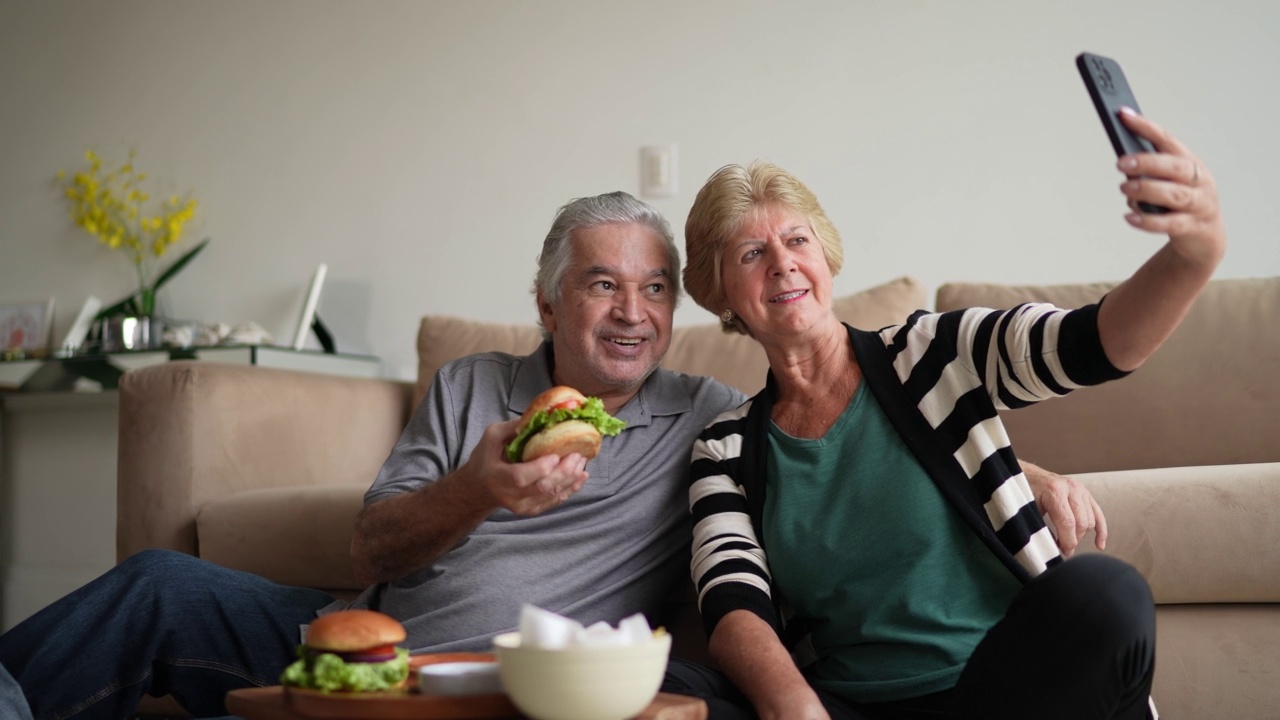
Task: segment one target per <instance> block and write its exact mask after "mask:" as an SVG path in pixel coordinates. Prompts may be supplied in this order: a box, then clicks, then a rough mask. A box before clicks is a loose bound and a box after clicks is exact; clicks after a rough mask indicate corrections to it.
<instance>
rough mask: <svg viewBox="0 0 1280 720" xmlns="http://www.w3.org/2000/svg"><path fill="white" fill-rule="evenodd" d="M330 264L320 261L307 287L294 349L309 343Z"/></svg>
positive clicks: (295, 332) (295, 333) (294, 338)
mask: <svg viewBox="0 0 1280 720" xmlns="http://www.w3.org/2000/svg"><path fill="white" fill-rule="evenodd" d="M328 272H329V266H328V265H325V264H324V263H320V264H319V265H317V266H316V272H315V274H314V275H312V276H311V285H310V287H308V288H307V298H306V300H305V301H304V302H303V304H302V314H301V315H300V316H298V326H297V330H295V331H294V333H293V344H292V347H293V349H294V350H301V349H302V348H303V347H305V346H306V344H307V336H308V335H309V334H310V333H311V325H312V323H314V322H315V319H316V304H317V303H319V302H320V292H321V290H323V289H324V277H325V275H326V274H328Z"/></svg>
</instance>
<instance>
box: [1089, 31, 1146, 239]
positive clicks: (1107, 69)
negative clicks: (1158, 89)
mask: <svg viewBox="0 0 1280 720" xmlns="http://www.w3.org/2000/svg"><path fill="white" fill-rule="evenodd" d="M1076 69H1078V70H1079V71H1080V77H1081V79H1083V80H1084V86H1085V87H1086V88H1087V89H1088V90H1089V97H1090V98H1092V100H1093V107H1094V108H1095V109H1096V110H1097V111H1098V118H1099V119H1100V120H1102V127H1104V128H1106V130H1107V137H1108V138H1110V140H1111V147H1112V148H1113V149H1114V150H1115V151H1116V157H1120V156H1121V155H1132V154H1134V153H1149V152H1155V147H1153V146H1152V145H1151V143H1150V142H1148V141H1147V140H1146V139H1144V138H1141V137H1138V136H1137V135H1134V134H1133V133H1132V132H1130V131H1129V128H1127V127H1125V126H1124V123H1123V122H1121V121H1120V117H1119V115H1118V114H1117V113H1119V112H1120V108H1122V107H1130V108H1133V110H1134V111H1135V112H1138V113H1141V112H1142V109H1141V108H1139V107H1138V100H1137V99H1136V98H1134V96H1133V91H1132V90H1130V89H1129V81H1128V80H1127V79H1125V76H1124V70H1121V69H1120V63H1117V62H1116V61H1115V60H1112V59H1111V58H1108V57H1103V56H1101V55H1094V54H1093V53H1080V54H1079V55H1077V56H1076ZM1138 207H1139V208H1140V209H1141V210H1142V211H1143V212H1147V213H1152V214H1157V215H1158V214H1161V213H1166V212H1169V210H1168V209H1167V208H1163V207H1160V206H1159V205H1152V204H1151V203H1146V202H1139V203H1138Z"/></svg>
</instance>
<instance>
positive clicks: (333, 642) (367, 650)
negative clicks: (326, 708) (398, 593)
mask: <svg viewBox="0 0 1280 720" xmlns="http://www.w3.org/2000/svg"><path fill="white" fill-rule="evenodd" d="M404 639H405V633H404V626H403V625H401V624H400V623H399V622H397V621H396V620H395V618H392V617H391V616H390V615H384V614H382V613H380V612H374V611H372V610H340V611H338V612H334V613H329V614H328V615H322V616H320V617H318V618H316V619H315V621H314V622H312V623H311V625H310V626H309V627H308V628H307V634H306V640H305V641H304V642H303V644H302V645H299V646H298V660H297V661H296V662H294V663H293V664H292V665H290V666H289V667H287V668H285V669H284V672H283V673H281V675H280V684H281V685H285V686H288V687H297V688H305V689H308V690H321V691H324V692H334V691H338V692H377V691H381V690H395V689H398V688H400V687H402V686H403V685H404V683H405V680H407V679H408V677H409V651H408V650H406V649H404V648H402V647H396V643H401V642H404Z"/></svg>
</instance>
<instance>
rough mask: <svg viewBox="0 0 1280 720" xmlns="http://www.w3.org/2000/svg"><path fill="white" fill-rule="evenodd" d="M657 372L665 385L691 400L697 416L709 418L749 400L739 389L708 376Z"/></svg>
mask: <svg viewBox="0 0 1280 720" xmlns="http://www.w3.org/2000/svg"><path fill="white" fill-rule="evenodd" d="M655 372H656V373H658V374H660V377H661V379H662V380H663V382H664V383H666V384H668V385H670V386H672V387H674V388H675V389H676V390H677V392H679V393H680V394H681V395H682V396H683V397H687V398H689V399H690V400H691V401H692V406H693V410H694V411H695V412H696V413H697V414H699V415H703V416H706V417H707V418H713V417H715V416H716V415H719V414H720V413H722V412H725V411H727V410H731V409H733V408H735V407H738V406H739V405H741V404H742V403H743V402H745V401H746V399H747V396H746V395H744V394H743V393H742V392H741V391H740V390H738V389H737V388H735V387H732V386H730V385H725V384H724V383H722V382H720V381H719V380H716V379H715V378H712V377H707V376H706V375H689V374H687V373H682V372H677V371H675V370H667V369H665V368H658V369H657V370H656V371H655Z"/></svg>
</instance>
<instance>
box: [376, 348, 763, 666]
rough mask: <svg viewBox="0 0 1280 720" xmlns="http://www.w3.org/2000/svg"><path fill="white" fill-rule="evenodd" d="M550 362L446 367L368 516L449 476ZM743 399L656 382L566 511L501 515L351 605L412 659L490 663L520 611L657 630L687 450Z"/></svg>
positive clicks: (679, 562) (636, 402)
mask: <svg viewBox="0 0 1280 720" xmlns="http://www.w3.org/2000/svg"><path fill="white" fill-rule="evenodd" d="M550 355H551V349H550V346H549V345H548V344H545V343H544V344H543V345H542V346H541V347H540V348H539V349H538V350H537V351H535V352H534V353H533V354H532V355H529V356H527V357H516V356H513V355H507V354H505V353H484V354H480V355H472V356H469V357H465V358H462V359H460V360H456V361H454V362H452V363H449V364H448V365H445V366H444V367H443V368H441V369H440V371H439V372H438V373H437V374H436V377H435V379H434V382H433V383H432V385H431V389H430V390H429V391H428V392H427V396H426V397H425V398H424V400H423V402H422V404H421V406H419V408H418V411H417V412H416V413H415V415H414V417H413V419H412V420H410V422H409V425H408V427H406V428H405V431H404V434H403V435H401V437H400V440H399V442H398V443H397V444H396V446H395V448H394V449H393V450H392V451H391V456H390V457H389V458H388V459H387V462H386V463H385V464H384V465H383V467H382V471H381V472H380V473H379V474H378V478H377V480H375V481H374V483H373V486H372V487H371V488H370V489H369V492H368V493H366V495H365V504H366V505H369V504H371V503H375V502H377V501H379V500H384V499H386V498H388V497H391V496H393V495H396V494H399V493H404V492H411V491H413V490H416V489H418V488H421V487H423V486H424V485H426V484H427V483H430V482H434V481H435V480H437V479H439V478H440V477H443V476H444V475H446V474H448V473H451V472H453V471H454V470H456V469H457V468H458V467H459V466H460V465H461V464H462V463H463V462H464V461H465V459H466V458H467V457H469V456H470V454H471V450H472V448H474V447H475V446H476V444H477V443H478V442H479V441H480V436H481V434H482V433H483V432H484V430H485V428H487V427H488V426H489V425H491V424H493V423H495V422H499V421H503V420H510V419H512V418H515V417H519V416H520V415H521V414H522V413H523V412H524V409H525V408H526V407H527V406H528V404H529V403H530V402H531V401H532V400H533V398H534V397H535V396H536V395H537V394H538V393H540V392H542V391H543V390H545V389H547V388H548V387H550V386H551V385H552V380H551V372H550V367H549V357H550ZM744 400H745V397H744V396H743V395H742V394H741V393H739V392H738V391H737V390H734V389H732V388H729V387H727V386H725V385H721V384H720V383H718V382H716V381H714V380H711V379H709V378H705V377H698V376H692V375H683V374H680V373H674V372H670V371H666V370H658V371H657V372H655V373H654V374H653V375H651V376H650V377H649V379H648V380H647V381H646V382H645V384H644V386H643V387H641V389H640V392H639V393H638V394H637V395H636V397H634V398H632V399H631V401H630V402H628V403H627V404H626V405H625V406H623V407H622V409H621V410H620V411H619V412H618V413H617V417H618V418H620V419H622V420H625V421H626V422H627V427H626V429H625V430H623V431H622V433H621V434H619V435H618V436H616V437H612V438H605V439H604V442H603V443H602V445H601V449H600V454H599V455H598V456H597V457H595V458H594V459H593V460H591V461H590V462H589V463H587V472H588V474H589V475H590V477H589V478H588V479H587V482H586V484H585V485H583V487H582V489H581V490H580V491H579V492H578V493H577V494H575V495H574V496H573V497H571V498H570V499H569V500H568V501H567V502H565V503H563V504H562V505H560V506H558V507H556V508H553V509H552V510H550V511H548V512H546V513H543V514H541V515H537V516H534V517H521V516H518V515H515V514H514V513H511V512H509V511H507V510H498V511H496V512H494V513H493V514H492V515H490V516H489V518H488V519H487V520H485V521H484V522H482V523H481V524H480V525H479V527H477V528H476V529H475V530H474V531H473V532H472V533H471V534H470V535H469V536H468V537H467V538H466V539H465V540H463V541H462V543H460V544H459V545H458V546H457V547H456V548H454V549H453V550H452V551H450V552H449V553H448V554H447V555H445V556H444V557H443V558H441V559H440V560H439V561H437V562H436V563H435V564H434V565H432V566H430V567H428V568H425V569H423V570H420V571H418V572H416V573H413V574H412V575H409V576H408V577H405V578H403V579H401V580H399V581H396V582H393V583H390V584H386V585H379V586H376V587H373V588H370V589H369V590H366V591H365V592H364V593H363V594H362V595H361V596H360V597H359V598H357V600H356V601H355V602H354V603H353V605H354V606H356V607H362V606H367V607H373V608H375V609H378V610H381V611H382V612H385V613H387V614H389V615H391V616H393V617H395V618H397V619H399V620H400V621H401V622H402V623H404V625H405V628H406V630H407V631H408V634H409V637H408V641H407V643H406V645H407V646H408V647H409V648H410V649H411V650H413V651H415V652H420V651H431V652H451V651H469V650H488V649H490V647H491V639H492V638H493V636H494V635H496V634H498V633H501V632H507V631H509V630H514V629H515V628H516V625H517V622H518V619H519V611H520V606H521V605H522V604H523V603H532V604H534V605H537V606H538V607H541V608H544V609H546V610H551V611H552V612H556V613H560V614H562V615H565V616H568V617H572V618H574V619H576V620H578V621H579V622H582V623H584V624H590V623H593V622H596V621H600V620H604V621H607V622H610V623H616V622H617V621H618V620H620V619H622V618H623V617H626V616H627V615H630V614H632V613H636V612H645V613H647V614H649V616H650V618H651V620H652V619H653V618H655V617H657V616H658V614H659V613H660V612H661V609H662V604H663V602H664V601H665V600H666V599H667V598H668V597H669V595H670V593H671V590H672V588H673V587H674V583H676V582H677V581H679V580H680V579H681V578H682V576H686V575H687V573H688V554H689V541H690V536H691V533H690V527H689V522H690V520H689V512H688V489H687V485H686V483H687V475H688V469H689V452H690V448H691V447H692V445H693V440H694V438H696V437H697V435H698V433H699V432H701V431H702V429H703V428H704V427H705V426H706V425H707V424H708V423H709V422H710V421H711V420H712V418H714V417H715V416H716V415H717V414H719V413H721V412H723V411H725V410H728V409H730V408H733V407H736V406H738V405H739V404H741V403H742V402H743V401H744Z"/></svg>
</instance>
